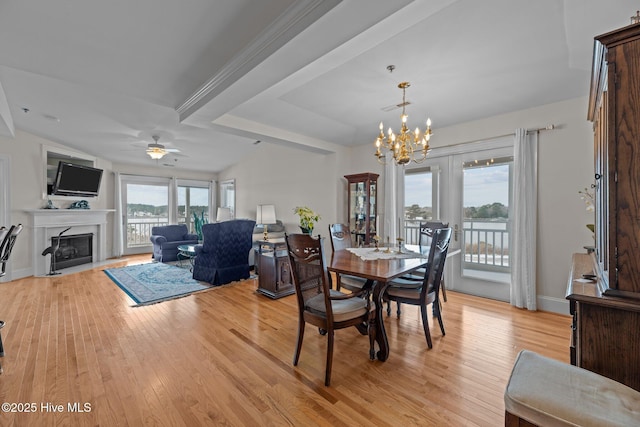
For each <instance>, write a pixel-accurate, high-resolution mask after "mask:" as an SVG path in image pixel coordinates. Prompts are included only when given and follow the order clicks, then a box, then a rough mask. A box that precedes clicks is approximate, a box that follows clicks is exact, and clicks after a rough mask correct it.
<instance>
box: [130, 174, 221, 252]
mask: <svg viewBox="0 0 640 427" xmlns="http://www.w3.org/2000/svg"><path fill="white" fill-rule="evenodd" d="M212 185H213V183H212V182H209V181H198V180H184V179H172V178H161V177H146V176H136V175H123V176H122V178H121V194H122V206H123V209H125V210H126V215H123V216H124V217H125V220H124V227H123V239H124V242H126V243H125V245H124V253H125V254H135V253H145V252H151V251H152V246H151V239H150V237H151V229H152V228H153V227H155V226H160V225H168V224H187V227H188V229H189V231H190V232H191V233H194V232H195V228H194V215H197V217H198V218H202V219H204V222H205V223H206V222H209V218H210V217H211V212H212V206H213V205H214V204H215V200H213V199H212V196H211V194H212V193H213V192H212V191H211V187H212Z"/></svg>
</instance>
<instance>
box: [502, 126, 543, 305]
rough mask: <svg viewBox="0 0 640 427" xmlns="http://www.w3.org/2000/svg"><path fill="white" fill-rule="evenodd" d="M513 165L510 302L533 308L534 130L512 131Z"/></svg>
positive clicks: (535, 135) (534, 243)
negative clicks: (514, 135)
mask: <svg viewBox="0 0 640 427" xmlns="http://www.w3.org/2000/svg"><path fill="white" fill-rule="evenodd" d="M513 166H514V172H513V221H512V227H511V233H510V234H511V239H510V240H511V242H510V245H509V246H510V250H509V251H510V253H511V304H512V305H514V306H516V307H519V308H527V309H529V310H536V227H537V208H538V205H537V200H538V185H537V184H538V133H537V132H531V133H530V134H527V131H526V129H517V130H516V137H515V144H514V155H513Z"/></svg>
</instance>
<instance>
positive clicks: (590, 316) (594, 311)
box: [567, 253, 640, 390]
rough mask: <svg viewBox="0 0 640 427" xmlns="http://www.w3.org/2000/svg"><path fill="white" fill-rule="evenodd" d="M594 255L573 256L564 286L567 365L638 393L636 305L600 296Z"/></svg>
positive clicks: (639, 314) (639, 316)
mask: <svg viewBox="0 0 640 427" xmlns="http://www.w3.org/2000/svg"><path fill="white" fill-rule="evenodd" d="M597 271H598V267H597V263H596V259H595V255H594V254H593V253H590V254H574V255H573V262H572V268H571V275H570V277H569V284H568V286H567V299H568V300H569V306H570V312H571V314H572V315H573V323H572V329H573V331H572V336H571V350H570V351H571V364H573V365H576V366H579V367H581V368H584V369H588V370H590V371H593V372H596V373H598V374H600V375H603V376H605V377H608V378H611V379H613V380H615V381H618V382H620V383H622V384H625V385H628V386H629V387H631V388H633V389H635V390H640V305H639V304H637V302H636V300H634V299H630V298H623V297H617V296H607V295H604V294H603V291H604V284H603V282H602V278H599V277H596V278H595V279H594V280H589V279H585V278H584V277H583V275H590V274H594V272H597Z"/></svg>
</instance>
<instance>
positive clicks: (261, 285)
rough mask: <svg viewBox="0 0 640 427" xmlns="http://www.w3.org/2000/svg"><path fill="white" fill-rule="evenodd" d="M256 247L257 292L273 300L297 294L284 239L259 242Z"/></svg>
mask: <svg viewBox="0 0 640 427" xmlns="http://www.w3.org/2000/svg"><path fill="white" fill-rule="evenodd" d="M256 245H257V247H256V248H255V259H256V266H257V270H258V289H257V292H259V293H261V294H263V295H266V296H268V297H269V298H273V299H276V298H282V297H285V296H287V295H291V294H293V293H295V291H296V290H295V287H294V286H293V280H292V278H291V268H290V267H289V258H288V257H287V244H286V243H285V241H284V238H283V237H282V238H277V239H269V240H259V241H257V242H256Z"/></svg>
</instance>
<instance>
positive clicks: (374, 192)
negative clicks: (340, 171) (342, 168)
mask: <svg viewBox="0 0 640 427" xmlns="http://www.w3.org/2000/svg"><path fill="white" fill-rule="evenodd" d="M344 177H345V178H346V179H347V183H348V186H347V199H348V201H349V204H348V208H347V214H348V218H349V229H350V230H351V234H352V237H353V239H352V240H353V243H354V244H356V245H358V246H359V245H361V244H362V245H368V244H369V243H370V242H371V241H372V240H373V236H375V235H376V233H377V230H376V227H377V224H376V218H377V215H378V174H376V173H370V172H366V173H359V174H355V175H345V176H344Z"/></svg>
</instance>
